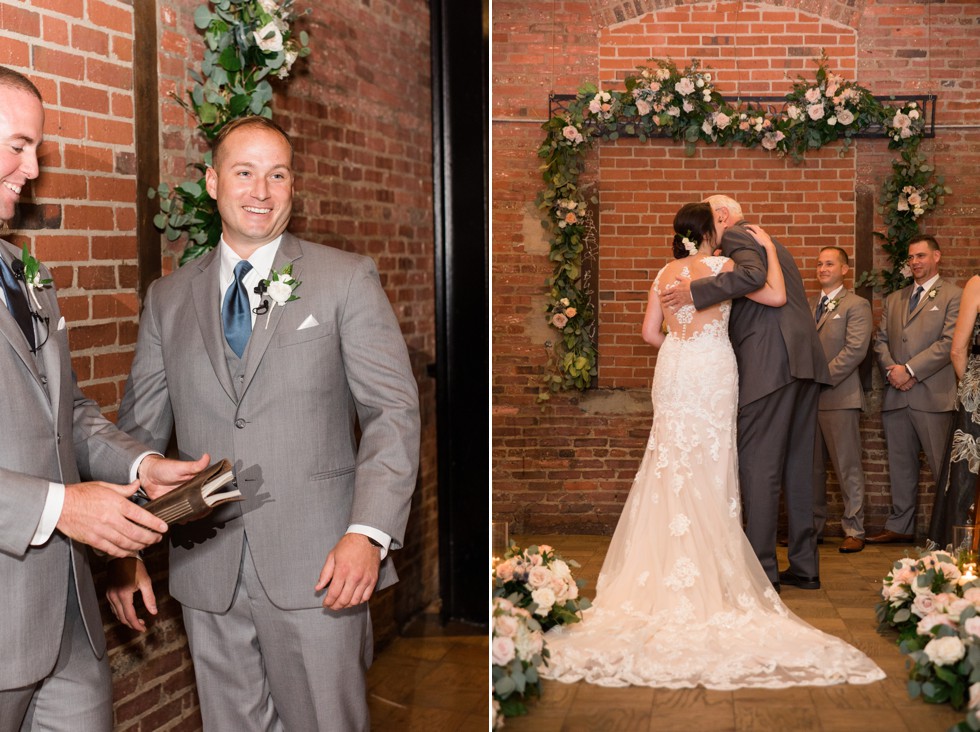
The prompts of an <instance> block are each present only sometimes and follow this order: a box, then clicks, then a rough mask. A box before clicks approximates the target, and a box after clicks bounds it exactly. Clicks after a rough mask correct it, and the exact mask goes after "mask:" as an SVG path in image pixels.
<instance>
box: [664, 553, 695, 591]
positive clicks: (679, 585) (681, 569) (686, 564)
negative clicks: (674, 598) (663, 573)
mask: <svg viewBox="0 0 980 732" xmlns="http://www.w3.org/2000/svg"><path fill="white" fill-rule="evenodd" d="M700 576H701V572H699V571H698V567H697V565H696V564H695V563H694V562H693V561H691V560H690V559H689V558H688V557H681V558H680V559H678V560H677V561H676V562H674V569H673V570H672V571H671V573H670V574H669V575H667V577H665V578H664V584H665V585H667V587H669V588H670V589H672V590H682V589H684V588H685V587H691V586H692V585H693V584H694V583H695V581H697V578H698V577H700Z"/></svg>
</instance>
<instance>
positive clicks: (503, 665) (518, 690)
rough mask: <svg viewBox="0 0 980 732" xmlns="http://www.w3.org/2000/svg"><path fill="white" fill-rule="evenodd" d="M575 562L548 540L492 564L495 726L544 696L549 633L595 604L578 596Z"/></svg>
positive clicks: (513, 548)
mask: <svg viewBox="0 0 980 732" xmlns="http://www.w3.org/2000/svg"><path fill="white" fill-rule="evenodd" d="M578 566H579V565H578V563H577V562H575V561H574V560H571V559H569V560H564V559H562V558H561V556H559V554H558V553H557V552H556V551H555V550H554V549H553V548H552V547H550V546H548V545H547V544H540V545H531V546H529V547H527V548H526V549H521V548H520V547H518V546H517V545H512V546H511V547H510V549H509V550H508V551H507V553H506V554H505V555H504V559H503V560H502V561H500V562H498V563H497V565H496V566H495V567H494V568H493V638H492V640H491V651H492V656H493V678H492V683H493V702H494V710H495V711H494V727H493V728H494V729H498V728H499V727H501V726H503V720H504V717H513V716H516V715H520V714H526V713H527V707H526V706H525V701H526V700H527V699H528V698H530V697H531V696H540V695H541V682H540V679H539V676H538V668H539V667H540V666H541V664H542V663H544V664H547V659H548V649H547V645H546V643H545V640H544V633H545V632H546V631H547V630H549V629H550V628H553V627H555V626H556V625H567V624H569V623H577V622H579V621H580V620H581V613H582V611H583V610H585V609H587V608H589V607H590V606H591V603H590V602H589V600H588V599H587V598H584V597H581V596H580V595H579V590H580V589H581V588H582V587H584V586H585V580H581V579H580V580H576V579H575V578H574V577H573V576H572V568H573V567H574V568H578Z"/></svg>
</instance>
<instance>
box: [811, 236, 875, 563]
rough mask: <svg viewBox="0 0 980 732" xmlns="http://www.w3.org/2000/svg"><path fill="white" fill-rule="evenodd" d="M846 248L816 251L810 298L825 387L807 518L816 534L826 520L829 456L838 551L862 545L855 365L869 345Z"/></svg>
mask: <svg viewBox="0 0 980 732" xmlns="http://www.w3.org/2000/svg"><path fill="white" fill-rule="evenodd" d="M849 270H850V267H849V266H848V257H847V252H845V251H844V250H843V249H841V248H840V247H824V248H823V249H821V250H820V254H819V256H818V257H817V281H818V282H820V294H819V295H814V296H813V297H812V298H811V299H810V307H811V308H812V309H813V317H814V320H815V321H816V323H817V335H818V336H819V337H820V344H821V345H822V346H823V349H824V353H825V354H826V356H827V367H828V368H829V369H830V382H831V384H830V388H829V389H824V390H823V391H821V392H820V402H819V405H818V408H817V432H816V444H815V445H814V448H813V457H814V461H813V523H814V529H815V530H816V532H817V537H818V538H819V537H820V536H821V534H823V530H824V526H825V525H826V523H827V458H828V457H829V458H830V462H831V464H832V465H833V466H834V471H835V472H836V473H837V479H838V480H839V481H840V490H841V495H842V496H843V497H844V515H843V516H842V517H841V522H840V523H841V528H842V529H843V530H844V541H843V542H841V545H840V548H839V550H838V551H840V552H841V553H843V554H851V553H854V552H859V551H861V550H862V549H864V469H863V468H862V467H861V430H860V418H861V412H862V411H863V410H864V401H865V400H864V389H863V388H862V386H861V375H860V373H859V372H858V366H860V365H861V362H862V361H864V359H865V357H866V356H867V355H868V346H869V345H871V329H872V324H871V303H869V302H868V301H867V300H865V299H864V298H863V297H860V296H859V295H856V294H854V293H853V292H850V291H849V290H848V289H847V288H846V287H844V276H845V275H846V274H847V273H848V271H849Z"/></svg>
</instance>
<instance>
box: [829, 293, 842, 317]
mask: <svg viewBox="0 0 980 732" xmlns="http://www.w3.org/2000/svg"><path fill="white" fill-rule="evenodd" d="M842 297H843V296H841V297H835V298H834V299H833V300H831V301H830V302H828V303H827V307H826V310H827V312H828V313H832V312H834V311H835V310H836V309H837V306H838V305H840V301H841V298H842Z"/></svg>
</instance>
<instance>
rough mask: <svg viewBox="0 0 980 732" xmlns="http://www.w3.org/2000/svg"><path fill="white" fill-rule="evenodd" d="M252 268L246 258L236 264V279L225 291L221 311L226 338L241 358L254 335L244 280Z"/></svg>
mask: <svg viewBox="0 0 980 732" xmlns="http://www.w3.org/2000/svg"><path fill="white" fill-rule="evenodd" d="M251 270H252V265H251V263H250V262H246V261H245V260H244V259H243V260H242V261H240V262H239V263H238V264H236V265H235V281H234V282H232V283H231V284H230V285H229V286H228V290H227V291H226V292H225V303H224V308H223V309H222V311H221V324H222V326H223V327H224V329H225V340H226V341H228V345H229V346H231V350H233V351H234V352H235V354H236V355H237V356H238V357H239V358H241V357H242V354H243V353H245V346H246V344H248V337H249V336H250V335H252V312H251V311H252V309H251V308H250V307H249V302H248V293H247V292H246V291H245V284H244V283H243V282H242V279H243V278H244V277H245V275H247V274H248V273H249V272H250V271H251Z"/></svg>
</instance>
